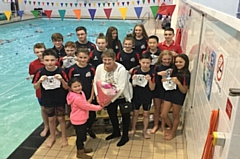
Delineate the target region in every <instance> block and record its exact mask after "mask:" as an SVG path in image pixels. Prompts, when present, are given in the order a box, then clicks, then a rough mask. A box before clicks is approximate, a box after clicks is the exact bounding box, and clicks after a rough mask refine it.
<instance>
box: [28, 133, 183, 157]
mask: <svg viewBox="0 0 240 159" xmlns="http://www.w3.org/2000/svg"><path fill="white" fill-rule="evenodd" d="M107 135H108V134H105V133H102V134H97V138H96V139H91V138H90V137H89V136H88V139H87V141H86V143H85V146H86V147H91V148H93V150H94V151H93V152H92V153H90V155H91V156H93V159H186V158H187V157H186V152H185V151H186V141H185V139H184V136H183V135H182V132H181V131H178V135H177V136H176V137H175V138H174V139H173V140H171V141H166V140H164V139H163V134H162V132H161V131H160V130H159V131H157V133H156V134H154V135H151V138H150V139H143V137H142V133H141V130H138V131H137V132H136V134H135V136H134V137H132V138H130V140H129V142H128V143H127V144H126V145H124V146H122V147H117V146H116V144H117V142H118V141H119V138H116V139H113V140H110V141H106V140H105V137H106V136H107ZM75 140H76V137H75V136H71V137H69V139H68V143H69V145H68V146H67V147H65V148H61V147H60V145H61V141H60V139H58V140H57V141H56V143H55V144H54V146H53V147H52V148H51V149H49V148H46V142H47V140H46V141H45V142H44V143H43V144H42V145H41V146H40V147H39V149H38V150H37V151H36V152H35V154H34V155H33V156H32V157H31V159H40V158H41V159H58V158H59V159H63V158H64V159H74V158H76V147H75Z"/></svg>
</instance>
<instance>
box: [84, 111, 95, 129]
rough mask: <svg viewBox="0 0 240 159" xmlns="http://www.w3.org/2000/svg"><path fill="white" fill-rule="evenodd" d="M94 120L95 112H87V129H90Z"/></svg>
mask: <svg viewBox="0 0 240 159" xmlns="http://www.w3.org/2000/svg"><path fill="white" fill-rule="evenodd" d="M95 119H96V112H95V111H89V115H88V120H87V123H86V124H87V129H92V125H93V123H94V122H95Z"/></svg>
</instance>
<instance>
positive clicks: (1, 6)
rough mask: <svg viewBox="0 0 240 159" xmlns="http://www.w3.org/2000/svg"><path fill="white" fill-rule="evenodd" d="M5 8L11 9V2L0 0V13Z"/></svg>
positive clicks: (5, 9)
mask: <svg viewBox="0 0 240 159" xmlns="http://www.w3.org/2000/svg"><path fill="white" fill-rule="evenodd" d="M7 10H11V3H7V2H2V1H0V13H3V12H4V11H7Z"/></svg>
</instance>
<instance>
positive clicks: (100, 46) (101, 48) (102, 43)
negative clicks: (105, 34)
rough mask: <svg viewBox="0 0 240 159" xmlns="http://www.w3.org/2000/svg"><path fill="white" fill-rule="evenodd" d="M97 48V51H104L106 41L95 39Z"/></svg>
mask: <svg viewBox="0 0 240 159" xmlns="http://www.w3.org/2000/svg"><path fill="white" fill-rule="evenodd" d="M97 47H98V50H99V51H104V50H105V49H106V47H107V42H106V39H97Z"/></svg>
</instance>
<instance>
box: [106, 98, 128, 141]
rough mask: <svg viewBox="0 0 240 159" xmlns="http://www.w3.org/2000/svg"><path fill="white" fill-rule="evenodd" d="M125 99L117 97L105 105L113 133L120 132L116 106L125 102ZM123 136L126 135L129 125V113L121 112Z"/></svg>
mask: <svg viewBox="0 0 240 159" xmlns="http://www.w3.org/2000/svg"><path fill="white" fill-rule="evenodd" d="M125 102H126V101H125V99H124V98H123V99H117V100H115V101H114V102H113V103H111V104H109V105H108V106H107V112H108V115H109V118H110V120H111V123H112V126H113V134H120V129H119V122H118V117H117V110H118V109H117V108H118V105H119V104H120V103H125ZM122 124H123V130H122V131H123V136H122V137H128V130H129V125H130V113H126V114H122Z"/></svg>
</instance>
